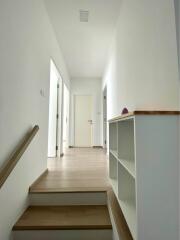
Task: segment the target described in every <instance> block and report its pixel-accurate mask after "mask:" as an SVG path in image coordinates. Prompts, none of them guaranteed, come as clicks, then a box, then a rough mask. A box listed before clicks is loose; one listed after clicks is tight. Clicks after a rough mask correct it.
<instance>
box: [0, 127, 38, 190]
mask: <svg viewBox="0 0 180 240" xmlns="http://www.w3.org/2000/svg"><path fill="white" fill-rule="evenodd" d="M38 130H39V126H37V125H36V126H34V127H33V129H32V130H31V131H30V132H28V133H27V134H26V135H25V137H24V138H23V140H22V141H21V142H20V144H19V145H18V146H17V147H16V149H15V150H14V151H13V153H12V154H11V156H10V157H9V158H8V159H7V161H5V164H4V165H3V166H2V167H1V169H0V188H1V187H2V186H3V184H4V183H5V181H6V179H7V178H8V176H9V175H10V173H11V172H12V170H13V169H14V167H15V166H16V164H17V163H18V161H19V159H20V158H21V156H22V155H23V153H24V152H25V150H26V149H27V147H28V146H29V144H30V143H31V141H32V139H33V138H34V136H35V135H36V133H37V132H38Z"/></svg>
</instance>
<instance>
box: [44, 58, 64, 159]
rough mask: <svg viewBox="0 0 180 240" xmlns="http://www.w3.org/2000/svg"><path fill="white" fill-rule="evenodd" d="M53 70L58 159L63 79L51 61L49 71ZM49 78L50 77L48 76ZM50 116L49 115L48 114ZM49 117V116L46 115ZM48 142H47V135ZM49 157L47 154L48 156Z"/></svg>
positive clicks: (58, 154) (58, 152)
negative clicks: (55, 80) (55, 87)
mask: <svg viewBox="0 0 180 240" xmlns="http://www.w3.org/2000/svg"><path fill="white" fill-rule="evenodd" d="M51 68H53V70H54V73H55V74H56V76H57V84H58V87H57V106H56V107H57V111H56V115H57V119H56V146H55V149H56V153H55V157H59V156H60V155H61V148H62V147H61V145H62V137H61V135H62V110H63V109H62V95H63V94H62V93H63V88H62V86H63V79H62V77H61V75H60V72H59V70H58V68H57V67H56V64H55V62H54V61H53V59H51V60H50V69H51ZM50 77H51V75H50ZM49 103H50V98H49ZM49 114H50V113H49ZM48 117H49V115H48ZM48 132H49V124H48ZM48 141H49V133H48ZM48 155H49V154H48ZM48 157H49V156H48Z"/></svg>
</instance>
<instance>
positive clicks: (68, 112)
mask: <svg viewBox="0 0 180 240" xmlns="http://www.w3.org/2000/svg"><path fill="white" fill-rule="evenodd" d="M65 87H66V88H67V91H68V94H69V99H68V106H66V107H67V108H68V109H67V119H68V121H67V129H66V131H67V133H66V134H67V136H66V137H67V147H69V116H70V91H69V88H68V87H67V85H66V84H65V83H64V82H63V94H62V98H63V100H62V112H63V114H62V152H61V155H62V154H64V153H63V149H64V146H63V130H64V118H63V115H64V92H65V90H64V89H65Z"/></svg>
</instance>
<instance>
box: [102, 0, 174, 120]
mask: <svg viewBox="0 0 180 240" xmlns="http://www.w3.org/2000/svg"><path fill="white" fill-rule="evenodd" d="M106 83H107V101H108V118H112V117H114V116H116V115H119V114H120V113H121V111H122V109H123V108H124V107H127V108H128V109H129V110H130V111H132V110H135V109H149V110H150V109H153V110H159V109H161V110H172V109H178V87H179V86H178V61H177V46H176V35H175V16H174V5H173V1H171V0H158V1H157V0H151V1H149V0H140V1H131V0H122V1H121V7H120V14H119V20H118V23H117V29H116V33H115V36H114V38H113V43H112V48H111V51H110V55H109V59H108V63H107V66H106V71H105V74H104V79H103V86H104V85H105V84H106Z"/></svg>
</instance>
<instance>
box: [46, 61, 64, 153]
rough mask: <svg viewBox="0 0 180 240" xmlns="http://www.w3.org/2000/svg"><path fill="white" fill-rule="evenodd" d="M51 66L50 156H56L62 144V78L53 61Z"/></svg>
mask: <svg viewBox="0 0 180 240" xmlns="http://www.w3.org/2000/svg"><path fill="white" fill-rule="evenodd" d="M50 66H51V68H50V94H49V127H48V157H56V156H57V150H58V149H57V148H59V146H60V136H59V135H60V127H61V122H60V120H61V119H60V116H61V102H62V101H61V98H62V79H61V78H60V75H59V73H58V71H57V69H56V67H55V64H54V63H53V62H52V61H51V65H50Z"/></svg>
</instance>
